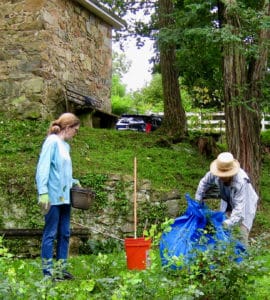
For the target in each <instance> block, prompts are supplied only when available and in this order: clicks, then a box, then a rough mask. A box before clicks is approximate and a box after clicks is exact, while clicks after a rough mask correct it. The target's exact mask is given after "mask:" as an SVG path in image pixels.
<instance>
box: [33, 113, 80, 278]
mask: <svg viewBox="0 0 270 300" xmlns="http://www.w3.org/2000/svg"><path fill="white" fill-rule="evenodd" d="M79 127H80V120H79V119H78V118H77V117H76V116H75V115H74V114H72V113H64V114H62V115H61V116H60V117H59V118H58V119H57V120H55V121H53V122H52V123H51V125H50V127H49V130H48V136H47V138H46V139H45V141H44V143H43V146H42V149H41V153H40V156H39V161H38V165H37V171H36V183H37V190H38V194H39V197H38V201H39V204H40V206H41V209H42V212H43V214H44V218H45V226H44V230H43V237H42V246H41V258H42V268H43V274H44V275H45V276H53V275H54V270H53V249H54V241H55V239H56V240H57V245H56V260H57V261H59V262H60V263H61V268H60V274H56V276H55V277H57V278H58V279H73V276H72V275H71V274H70V273H69V272H67V270H66V266H65V265H66V260H67V256H68V248H69V237H70V212H71V205H70V189H71V187H72V186H73V185H80V184H79V181H78V180H76V179H73V177H72V162H71V158H70V154H69V152H70V146H69V144H68V143H67V142H66V141H67V140H70V139H71V138H72V137H73V136H74V135H75V134H76V133H77V131H78V129H79Z"/></svg>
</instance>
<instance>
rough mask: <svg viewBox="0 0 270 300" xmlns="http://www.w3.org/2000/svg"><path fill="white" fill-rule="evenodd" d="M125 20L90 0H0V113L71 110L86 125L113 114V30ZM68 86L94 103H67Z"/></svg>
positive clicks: (46, 113)
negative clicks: (93, 104)
mask: <svg viewBox="0 0 270 300" xmlns="http://www.w3.org/2000/svg"><path fill="white" fill-rule="evenodd" d="M123 26H124V22H123V21H122V20H121V19H120V18H119V17H117V16H115V15H114V14H112V13H111V12H110V11H108V10H107V9H106V8H104V7H101V6H100V5H99V3H98V2H97V1H94V0H35V1H33V0H16V1H14V0H13V1H11V0H10V1H8V0H5V1H1V10H0V33H1V34H0V113H2V114H5V115H6V116H8V117H15V118H32V119H40V118H52V117H55V116H57V115H58V114H59V113H62V112H64V111H66V110H69V111H73V112H76V113H78V114H81V115H86V116H87V118H88V119H85V118H84V120H87V122H89V125H93V124H92V123H93V120H94V118H95V117H96V119H97V120H98V122H100V120H101V119H102V118H114V117H115V116H113V115H112V114H111V102H110V90H111V73H112V30H113V29H121V28H122V27H123ZM66 86H71V87H72V89H75V90H76V91H78V92H79V93H80V94H81V96H83V97H86V99H94V100H95V101H96V103H98V104H99V105H98V107H93V106H91V105H90V106H89V105H88V106H85V105H84V104H82V102H80V101H79V102H77V103H70V101H69V100H70V99H69V98H68V97H67V96H66ZM81 99H82V98H81ZM82 100H84V99H82ZM75 102H76V101H75ZM78 103H79V104H78ZM95 108H97V109H95ZM99 125H100V124H99ZM97 127H98V124H97ZM100 127H102V126H100Z"/></svg>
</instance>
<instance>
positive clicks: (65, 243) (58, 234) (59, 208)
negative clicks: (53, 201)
mask: <svg viewBox="0 0 270 300" xmlns="http://www.w3.org/2000/svg"><path fill="white" fill-rule="evenodd" d="M70 212H71V205H69V204H63V205H52V206H51V208H50V210H49V212H48V213H47V214H46V215H45V226H44V230H43V236H42V245H41V259H42V269H43V274H44V275H51V274H52V269H53V250H54V241H55V240H56V241H57V244H56V260H61V261H63V262H65V261H66V260H67V257H68V248H69V237H70Z"/></svg>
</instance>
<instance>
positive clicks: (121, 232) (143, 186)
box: [1, 174, 186, 257]
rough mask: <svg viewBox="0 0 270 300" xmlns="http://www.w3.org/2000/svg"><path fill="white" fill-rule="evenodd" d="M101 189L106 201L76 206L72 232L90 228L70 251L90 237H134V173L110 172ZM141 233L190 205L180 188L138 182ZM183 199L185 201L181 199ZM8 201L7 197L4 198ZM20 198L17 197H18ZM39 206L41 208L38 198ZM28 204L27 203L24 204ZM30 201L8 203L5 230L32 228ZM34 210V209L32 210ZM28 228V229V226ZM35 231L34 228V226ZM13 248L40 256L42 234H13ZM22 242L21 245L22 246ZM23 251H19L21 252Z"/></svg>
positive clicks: (73, 237) (75, 251)
mask: <svg viewBox="0 0 270 300" xmlns="http://www.w3.org/2000/svg"><path fill="white" fill-rule="evenodd" d="M98 192H99V193H104V194H105V198H104V199H106V201H105V202H104V203H103V204H102V203H99V199H96V200H94V201H93V203H92V206H91V207H90V209H89V210H79V209H75V208H73V209H72V215H71V228H72V230H71V231H72V232H74V231H75V230H76V232H79V231H80V229H81V230H83V231H87V234H86V236H87V237H86V236H85V235H84V238H81V237H80V236H73V235H72V238H71V246H70V247H71V249H70V252H71V253H73V254H78V253H79V247H80V246H81V245H82V244H83V242H87V240H88V239H90V240H99V241H100V240H103V241H104V240H108V239H109V238H112V239H116V240H119V239H120V240H123V239H124V238H125V237H134V229H135V227H134V181H133V177H132V176H128V175H126V176H120V175H118V174H115V175H109V176H108V178H107V179H106V182H105V184H104V185H103V186H102V188H101V190H99V191H98ZM136 195H137V197H136V199H137V236H142V232H143V230H144V229H146V230H149V229H150V228H151V225H152V224H160V223H162V222H163V221H164V220H165V218H173V219H174V218H176V217H178V216H179V215H180V214H181V213H180V211H183V209H184V208H185V206H186V201H185V200H184V199H180V198H181V197H180V193H179V191H178V190H173V191H170V192H160V191H155V190H153V188H152V187H151V182H150V181H149V180H142V181H138V182H137V193H136ZM181 201H182V203H181ZM2 202H3V203H5V199H2ZM15 202H16V201H15ZM34 203H35V204H33V205H34V206H35V208H36V209H37V210H39V208H38V205H37V204H36V199H35V202H34ZM23 204H24V205H23ZM25 204H26V203H22V204H19V203H16V204H15V203H14V204H13V205H6V206H5V207H6V209H5V213H4V214H3V215H2V216H1V217H2V226H1V230H2V232H5V231H8V230H9V229H12V230H14V229H17V231H20V230H23V229H29V228H30V223H31V222H33V220H34V218H35V217H34V216H33V215H31V213H30V212H29V209H28V208H27V205H25ZM32 212H34V211H33V210H32ZM37 221H38V223H39V224H40V225H39V226H38V227H37V225H36V226H35V230H37V229H42V228H43V224H44V220H43V216H42V215H41V213H40V212H39V211H38V220H36V221H34V222H35V223H37ZM27 231H28V230H27ZM30 231H31V230H30ZM12 241H13V244H9V248H10V249H11V252H12V253H16V255H21V256H28V257H29V256H38V255H39V252H40V242H41V235H38V236H36V237H33V236H31V237H30V236H24V237H23V236H21V235H20V236H17V237H16V236H15V237H14V236H13V237H12V238H11V242H12ZM18 245H19V248H18ZM18 251H19V253H18Z"/></svg>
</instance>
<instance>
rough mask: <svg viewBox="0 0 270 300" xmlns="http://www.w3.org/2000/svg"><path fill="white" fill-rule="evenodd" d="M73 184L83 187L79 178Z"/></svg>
mask: <svg viewBox="0 0 270 300" xmlns="http://www.w3.org/2000/svg"><path fill="white" fill-rule="evenodd" d="M73 186H78V187H82V186H81V184H80V181H79V180H77V181H76V182H75V183H73Z"/></svg>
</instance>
